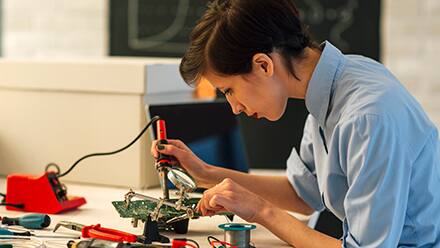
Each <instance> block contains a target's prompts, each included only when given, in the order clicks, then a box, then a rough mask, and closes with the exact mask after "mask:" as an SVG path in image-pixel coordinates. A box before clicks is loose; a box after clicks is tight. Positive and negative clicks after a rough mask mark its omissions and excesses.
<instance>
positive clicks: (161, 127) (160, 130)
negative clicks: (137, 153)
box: [156, 120, 167, 140]
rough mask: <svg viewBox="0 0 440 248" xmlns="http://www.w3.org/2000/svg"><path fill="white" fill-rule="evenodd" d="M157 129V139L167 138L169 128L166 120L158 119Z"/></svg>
mask: <svg viewBox="0 0 440 248" xmlns="http://www.w3.org/2000/svg"><path fill="white" fill-rule="evenodd" d="M156 123H157V124H156V131H157V139H158V140H166V139H167V130H166V127H165V121H164V120H158V121H157V122H156Z"/></svg>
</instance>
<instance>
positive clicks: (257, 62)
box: [252, 53, 273, 77]
mask: <svg viewBox="0 0 440 248" xmlns="http://www.w3.org/2000/svg"><path fill="white" fill-rule="evenodd" d="M252 70H253V71H254V72H255V73H258V74H260V73H262V74H263V75H265V76H267V77H271V76H272V75H273V60H272V58H271V57H269V55H267V54H265V53H257V54H255V55H254V56H253V57H252Z"/></svg>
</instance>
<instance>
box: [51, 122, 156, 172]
mask: <svg viewBox="0 0 440 248" xmlns="http://www.w3.org/2000/svg"><path fill="white" fill-rule="evenodd" d="M159 119H160V117H159V116H154V117H153V118H151V120H150V122H148V123H147V125H146V126H145V127H144V129H142V131H141V132H140V133H139V134H138V136H137V137H136V138H134V140H132V141H131V142H130V143H129V144H128V145H126V146H124V147H122V148H121V149H118V150H116V151H113V152H102V153H92V154H88V155H85V156H83V157H82V158H80V159H78V160H77V161H76V162H75V163H73V165H71V166H70V168H69V169H68V170H67V171H66V172H64V173H63V174H61V175H58V177H63V176H65V175H67V174H69V173H70V172H71V171H72V170H73V168H75V166H76V165H77V164H78V163H79V162H81V161H82V160H84V159H86V158H89V157H94V156H105V155H112V154H115V153H118V152H122V151H123V150H125V149H127V148H128V147H130V146H131V145H133V144H134V143H135V142H136V141H137V140H138V139H139V138H140V137H141V136H142V134H144V133H145V131H146V130H147V129H148V127H149V126H150V125H151V124H152V123H153V122H155V121H157V120H159ZM49 165H50V164H49ZM49 165H48V166H47V167H46V168H49Z"/></svg>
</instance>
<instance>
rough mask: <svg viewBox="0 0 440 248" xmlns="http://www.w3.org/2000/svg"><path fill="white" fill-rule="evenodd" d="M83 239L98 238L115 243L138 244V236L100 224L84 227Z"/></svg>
mask: <svg viewBox="0 0 440 248" xmlns="http://www.w3.org/2000/svg"><path fill="white" fill-rule="evenodd" d="M81 233H82V236H83V238H97V239H104V240H109V241H115V242H123V241H125V242H136V241H137V236H136V235H134V234H131V233H126V232H123V231H118V230H115V229H111V228H105V227H101V225H100V224H96V225H91V226H84V227H83V229H82V230H81Z"/></svg>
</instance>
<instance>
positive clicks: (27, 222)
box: [0, 214, 50, 229]
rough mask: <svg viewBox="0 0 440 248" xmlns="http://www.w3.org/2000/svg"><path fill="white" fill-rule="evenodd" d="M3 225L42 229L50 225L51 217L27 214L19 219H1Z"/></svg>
mask: <svg viewBox="0 0 440 248" xmlns="http://www.w3.org/2000/svg"><path fill="white" fill-rule="evenodd" d="M0 219H1V221H2V224H5V225H9V226H10V225H18V226H22V227H24V228H28V229H42V228H45V227H48V226H49V225H50V217H49V215H47V214H27V215H25V216H22V217H18V218H10V217H0Z"/></svg>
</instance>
